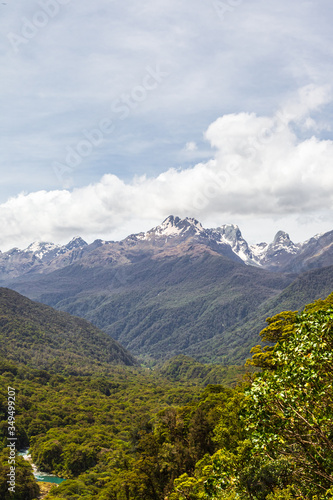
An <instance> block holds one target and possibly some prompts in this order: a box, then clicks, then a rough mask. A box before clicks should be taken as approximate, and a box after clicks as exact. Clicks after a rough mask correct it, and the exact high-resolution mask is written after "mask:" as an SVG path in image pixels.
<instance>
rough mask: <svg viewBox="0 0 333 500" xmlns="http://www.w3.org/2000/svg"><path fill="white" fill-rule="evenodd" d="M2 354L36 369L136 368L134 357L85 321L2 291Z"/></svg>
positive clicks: (11, 291) (0, 330) (0, 311)
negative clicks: (95, 365) (107, 365)
mask: <svg viewBox="0 0 333 500" xmlns="http://www.w3.org/2000/svg"><path fill="white" fill-rule="evenodd" d="M0 355H1V356H4V357H6V359H8V360H13V361H16V362H24V363H26V364H28V365H29V366H32V367H34V368H48V369H52V368H54V369H57V370H59V369H60V368H61V367H67V368H69V369H70V370H72V371H73V372H76V371H80V370H81V369H82V367H84V366H85V367H88V368H89V365H90V364H92V363H113V364H122V365H129V366H132V365H135V364H136V361H135V359H134V358H133V356H132V355H131V354H129V353H128V352H126V351H125V349H124V348H123V347H121V346H120V345H119V344H118V343H117V342H115V341H114V340H113V339H112V338H111V337H110V336H108V335H107V334H105V333H104V332H101V331H100V330H98V329H97V328H96V327H94V326H93V325H91V324H90V323H88V322H87V321H85V320H84V319H80V318H75V317H73V316H70V315H69V314H67V313H63V312H59V311H55V310H54V309H52V308H51V307H48V306H45V305H43V304H38V303H36V302H33V301H31V300H29V299H27V298H26V297H23V296H22V295H20V294H18V293H16V292H14V291H13V290H8V289H6V288H0Z"/></svg>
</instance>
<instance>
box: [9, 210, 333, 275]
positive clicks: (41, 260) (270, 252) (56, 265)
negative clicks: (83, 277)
mask: <svg viewBox="0 0 333 500" xmlns="http://www.w3.org/2000/svg"><path fill="white" fill-rule="evenodd" d="M189 239H193V240H194V241H195V242H201V243H204V244H206V245H207V246H209V247H210V248H212V249H213V250H215V251H217V252H218V253H222V254H223V253H224V254H225V255H228V257H229V258H232V259H235V260H237V259H240V260H241V261H242V262H244V263H245V264H247V265H252V266H257V267H261V268H263V269H269V270H271V271H285V272H300V271H302V270H303V267H304V269H305V270H307V269H308V268H314V267H316V259H317V257H319V258H318V266H317V267H322V264H321V263H322V262H323V261H325V256H323V254H325V252H326V251H328V252H329V254H330V255H331V253H332V254H333V231H329V232H327V233H323V234H319V235H315V236H314V237H312V238H310V239H308V240H307V241H305V242H302V243H297V244H295V243H293V242H292V240H291V239H290V237H289V235H288V234H287V233H286V232H284V231H278V232H277V234H276V235H275V237H274V239H273V241H272V242H271V243H269V244H267V243H258V244H253V245H249V244H248V243H247V241H246V240H245V239H244V238H243V236H242V233H241V230H240V229H239V227H238V226H237V225H234V224H224V225H221V226H219V227H217V228H207V229H206V228H204V227H203V226H202V224H201V223H200V222H199V221H198V220H196V219H194V218H190V217H186V218H185V219H181V218H180V217H175V216H173V215H170V216H169V217H167V218H166V219H165V220H164V221H163V222H162V223H161V224H160V225H158V226H156V227H154V228H152V229H150V230H148V231H146V232H141V233H134V234H131V235H129V236H127V237H126V238H124V239H123V240H121V241H118V242H115V241H105V240H102V239H97V240H95V241H94V242H92V243H90V244H88V243H87V242H86V241H84V240H83V239H82V238H81V237H80V236H76V237H74V238H73V239H72V240H71V241H70V242H69V243H67V244H66V245H58V244H54V243H49V242H34V243H31V244H30V245H29V246H28V247H27V248H26V249H24V250H19V249H18V248H13V249H11V250H9V251H7V252H3V253H2V252H0V281H1V280H3V281H4V280H7V279H8V278H16V277H18V276H22V274H27V273H38V274H42V273H48V272H52V271H54V270H56V269H61V268H63V267H65V266H67V265H69V264H72V263H73V262H76V261H79V260H81V259H83V258H84V257H86V256H87V255H88V254H90V253H91V252H94V251H95V250H96V249H98V248H100V247H103V246H108V247H111V248H112V249H113V250H114V251H115V252H118V253H120V254H121V253H122V250H123V249H124V248H125V249H128V248H129V247H132V248H133V247H135V246H140V247H143V246H146V247H148V246H151V247H154V248H157V247H163V246H172V245H176V244H178V243H179V242H180V241H181V240H183V241H184V240H189ZM327 239H329V243H327V241H326V240H327ZM324 241H325V242H326V243H325V244H324V243H323V242H324ZM330 245H332V249H331V248H330ZM318 248H321V250H322V251H321V254H320V256H318V255H317V254H318ZM230 252H232V253H230ZM118 257H119V256H118ZM303 260H304V261H306V263H305V264H304V266H303V265H302V262H303Z"/></svg>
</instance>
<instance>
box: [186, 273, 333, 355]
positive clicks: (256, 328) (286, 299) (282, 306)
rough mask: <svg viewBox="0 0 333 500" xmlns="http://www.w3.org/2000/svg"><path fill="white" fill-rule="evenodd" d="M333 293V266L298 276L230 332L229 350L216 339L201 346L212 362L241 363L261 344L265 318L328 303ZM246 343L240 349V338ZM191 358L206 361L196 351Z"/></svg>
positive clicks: (191, 353) (190, 352) (191, 352)
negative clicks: (228, 360) (312, 304)
mask: <svg viewBox="0 0 333 500" xmlns="http://www.w3.org/2000/svg"><path fill="white" fill-rule="evenodd" d="M332 291H333V266H329V267H326V268H323V269H315V270H313V271H308V272H306V273H303V274H301V275H300V276H298V277H297V278H296V279H295V280H294V281H293V282H292V283H291V284H290V285H289V286H288V287H286V288H285V289H284V290H283V291H282V292H281V293H279V294H277V295H275V296H274V297H270V298H269V299H268V300H266V301H264V302H263V303H262V304H261V305H260V306H259V307H258V308H257V309H255V310H254V311H253V312H252V313H251V314H249V315H248V316H247V318H245V321H240V322H238V323H237V324H235V325H234V326H233V327H231V328H230V330H229V332H228V335H229V338H230V339H231V341H230V343H229V345H228V346H226V345H225V343H224V342H223V341H221V339H220V338H219V337H218V336H216V337H214V338H213V339H210V340H208V341H207V342H206V343H205V345H203V346H202V350H203V351H207V352H211V353H212V356H211V358H209V361H222V362H223V361H226V356H227V359H228V358H230V359H232V360H233V362H234V363H236V364H237V363H241V362H242V361H243V359H244V357H246V356H247V353H248V352H249V350H250V349H251V347H253V346H254V345H256V344H258V343H260V342H262V341H261V339H260V336H259V333H260V331H261V330H262V329H263V328H265V326H266V322H265V320H266V318H268V317H272V316H274V315H275V314H278V313H279V312H281V311H301V310H303V308H304V307H305V306H306V305H307V304H309V303H311V302H314V301H315V300H318V299H325V298H326V297H327V296H328V295H329V294H330V293H332ZM239 337H241V338H242V339H243V344H242V345H241V346H240V345H239V341H238V338H239ZM188 354H189V355H191V356H195V357H196V358H197V359H201V360H207V358H206V357H202V356H201V355H200V352H197V351H196V350H195V349H193V350H189V351H188Z"/></svg>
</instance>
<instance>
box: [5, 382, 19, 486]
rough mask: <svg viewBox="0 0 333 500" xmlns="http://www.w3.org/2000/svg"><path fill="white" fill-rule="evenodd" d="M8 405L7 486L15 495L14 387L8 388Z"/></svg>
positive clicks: (15, 439) (15, 438)
mask: <svg viewBox="0 0 333 500" xmlns="http://www.w3.org/2000/svg"><path fill="white" fill-rule="evenodd" d="M7 405H8V417H7V421H8V436H7V441H8V445H7V448H8V449H9V455H8V465H9V472H8V474H7V477H8V479H7V484H8V491H10V492H11V493H15V487H16V441H17V437H16V428H15V413H16V412H15V389H14V388H13V387H8V399H7Z"/></svg>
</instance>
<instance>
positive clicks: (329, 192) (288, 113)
mask: <svg viewBox="0 0 333 500" xmlns="http://www.w3.org/2000/svg"><path fill="white" fill-rule="evenodd" d="M329 98H330V94H329V92H328V91H327V89H326V88H316V87H313V86H311V87H307V88H304V89H301V91H300V92H299V93H298V96H297V98H295V101H294V102H292V103H291V106H290V107H289V108H288V106H284V107H282V108H281V110H280V111H278V112H277V113H276V114H275V115H274V116H270V117H269V116H257V115H256V114H254V113H238V114H228V115H225V116H222V117H220V118H218V119H217V120H216V121H214V122H213V123H212V124H211V125H210V126H209V128H208V130H207V131H206V134H205V137H206V139H207V141H209V143H210V145H211V147H212V148H213V149H214V153H212V156H213V157H212V159H211V160H209V161H206V162H202V163H198V164H196V165H194V166H192V167H190V168H185V169H174V168H170V169H168V170H166V171H165V172H163V173H161V174H159V175H157V176H151V177H148V176H139V177H134V178H133V179H132V180H131V181H130V182H125V181H123V180H121V179H120V178H119V177H117V176H116V175H113V174H106V175H104V176H103V177H102V178H101V179H100V181H99V182H97V183H94V184H90V185H88V186H85V187H81V188H76V189H73V190H71V191H70V190H65V189H64V190H54V191H37V192H32V193H30V194H25V193H21V194H20V195H18V196H16V197H12V198H11V199H9V200H8V201H7V202H6V203H3V204H2V205H0V224H1V228H2V231H1V237H0V248H2V249H5V248H8V247H9V246H13V245H14V244H15V245H17V246H21V247H22V246H24V245H27V244H29V243H30V242H31V241H33V240H44V241H45V240H52V241H64V240H66V239H68V238H70V237H72V236H74V235H75V234H80V235H81V236H83V237H86V238H87V239H92V238H93V237H98V236H99V237H101V236H104V237H112V235H114V234H121V228H126V230H127V231H129V230H130V229H132V230H134V231H135V230H137V231H139V230H141V229H143V228H144V227H142V226H146V222H147V224H148V221H149V222H151V221H156V222H159V221H161V220H162V219H163V218H164V217H166V216H167V215H169V214H171V213H174V214H178V215H180V216H195V217H197V218H199V219H209V218H213V217H214V216H216V215H217V214H218V216H219V219H220V220H221V222H222V219H223V217H226V216H228V217H229V218H230V217H234V218H235V219H237V218H238V217H240V216H247V217H249V216H252V217H257V218H260V217H272V218H279V217H280V218H285V217H287V216H288V215H291V216H293V217H295V216H299V215H300V214H314V213H316V212H318V213H319V212H320V213H322V212H323V211H325V210H326V211H327V210H331V209H332V208H333V207H332V203H333V175H332V171H333V141H331V140H323V139H320V138H318V137H316V136H314V135H312V136H309V137H307V138H302V139H300V138H299V137H298V136H297V133H296V131H295V124H302V123H306V122H307V121H308V120H309V119H311V120H312V118H311V113H312V112H313V111H314V110H318V107H319V106H323V105H324V104H326V103H327V102H328V100H329ZM138 221H140V222H138ZM134 222H135V224H134ZM134 225H136V228H135V227H133V226H134ZM139 226H140V227H139ZM148 227H149V226H148ZM122 236H126V234H122Z"/></svg>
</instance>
